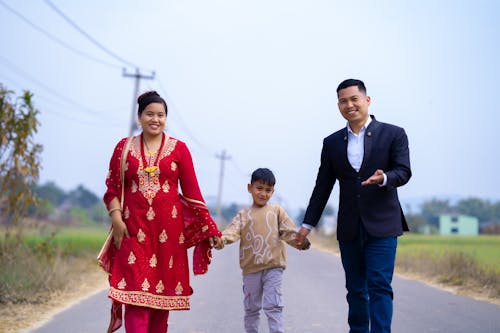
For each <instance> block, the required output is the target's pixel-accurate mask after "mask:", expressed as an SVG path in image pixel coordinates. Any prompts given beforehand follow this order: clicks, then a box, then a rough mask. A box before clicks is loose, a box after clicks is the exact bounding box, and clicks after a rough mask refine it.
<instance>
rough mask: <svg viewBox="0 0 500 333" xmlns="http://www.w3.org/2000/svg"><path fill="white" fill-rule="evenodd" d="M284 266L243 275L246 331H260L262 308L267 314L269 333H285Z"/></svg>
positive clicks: (249, 332) (256, 332) (252, 332)
mask: <svg viewBox="0 0 500 333" xmlns="http://www.w3.org/2000/svg"><path fill="white" fill-rule="evenodd" d="M282 281H283V268H271V269H266V270H264V271H260V272H257V273H252V274H247V275H243V294H244V295H245V298H244V300H243V304H244V306H245V332H246V333H258V332H259V320H260V318H259V317H260V310H261V309H262V308H263V309H264V313H265V314H266V316H267V323H268V325H269V333H283V332H284V328H283V298H282V292H281V284H282Z"/></svg>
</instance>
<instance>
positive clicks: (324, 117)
mask: <svg viewBox="0 0 500 333" xmlns="http://www.w3.org/2000/svg"><path fill="white" fill-rule="evenodd" d="M52 3H53V4H54V5H55V6H57V8H59V9H60V10H61V11H62V12H64V13H65V14H66V15H67V16H68V17H69V18H71V19H72V20H73V21H74V22H75V23H76V24H77V25H78V26H80V27H81V28H82V29H83V30H84V31H85V32H86V33H88V34H89V35H91V36H92V37H93V38H95V39H96V40H97V41H98V42H99V43H101V44H102V45H104V46H105V47H106V48H108V49H109V50H111V51H112V52H113V53H114V54H116V55H117V56H118V57H120V58H122V59H124V60H125V61H127V62H130V63H132V64H134V65H136V66H140V68H141V69H142V70H143V71H144V74H148V72H147V70H149V69H152V70H154V71H155V72H156V79H155V80H153V81H151V80H145V81H142V82H141V89H140V91H141V92H142V91H144V90H148V89H156V90H158V91H159V92H160V94H162V95H163V96H164V97H165V98H166V99H167V103H168V104H169V115H168V130H167V133H169V134H170V135H172V136H174V137H177V138H178V139H181V140H183V141H185V142H186V143H187V144H188V146H189V148H190V149H191V152H192V155H193V159H194V162H195V167H196V170H197V174H198V178H199V182H200V186H201V189H202V193H203V194H204V196H205V198H206V199H207V200H208V201H211V200H215V197H216V195H217V189H218V179H219V165H220V163H219V160H217V159H216V158H215V155H216V154H218V153H220V152H221V151H222V150H223V149H225V150H226V151H227V153H228V154H229V155H230V156H231V160H230V161H228V162H227V163H226V168H225V176H226V177H225V183H224V188H223V201H224V202H226V203H228V202H238V203H249V200H250V198H249V195H248V193H247V192H246V184H247V182H248V180H249V179H248V178H249V174H250V172H251V171H252V170H253V169H255V168H257V167H269V168H270V169H272V170H273V171H274V172H275V174H276V176H277V186H276V198H275V199H277V200H276V201H279V202H281V203H282V204H283V205H285V207H286V208H288V209H290V210H292V211H294V210H298V209H299V208H304V207H305V206H306V205H307V202H308V200H309V196H310V194H311V191H312V188H313V185H314V181H315V178H316V173H317V169H318V166H319V157H320V156H319V155H320V151H321V144H322V139H323V138H324V137H325V136H327V135H329V134H330V133H332V132H334V131H336V130H338V129H339V128H341V127H343V126H345V121H344V120H343V118H342V117H341V116H340V114H339V112H338V109H337V105H336V94H335V89H336V87H337V85H338V83H339V82H340V81H342V80H343V79H346V78H351V77H353V78H359V79H362V80H364V81H365V84H366V85H367V88H368V94H369V95H370V96H371V98H372V104H371V107H370V112H371V113H372V114H374V115H375V116H376V117H377V119H378V120H380V121H384V122H389V123H394V124H397V125H399V126H402V127H404V128H405V129H406V131H407V133H408V136H409V140H410V151H411V163H412V169H413V174H414V176H413V178H412V179H411V180H410V183H409V184H407V185H406V186H404V187H403V188H401V189H400V197H401V199H402V201H403V203H405V202H413V201H414V200H415V199H421V198H432V197H450V198H457V197H468V196H476V197H480V198H484V199H492V200H500V192H499V190H498V186H499V185H500V176H499V172H498V170H497V169H498V166H499V165H500V154H499V153H498V147H497V146H498V145H499V144H500V134H499V131H498V126H499V124H500V112H499V110H498V109H499V107H498V102H497V101H496V97H497V96H498V92H497V90H498V88H497V86H498V83H497V82H498V78H499V77H500V62H499V60H498V59H500V23H499V20H498V18H499V17H500V2H499V1H493V0H492V1H481V0H480V1H472V0H470V1H427V0H426V1H349V2H348V1H333V0H320V1H315V0H310V1H294V0H287V1H281V0H280V1H272V0H271V1H269V0H267V1H261V0H257V1H237V0H231V1H229V0H226V1H190V0H183V1H160V0H155V1H153V0H147V1H129V0H127V1H122V0H120V1H118V0H114V1H95V0H90V1H62V0H52ZM2 4H4V5H2ZM5 5H7V6H8V7H9V8H10V10H9V9H7V8H6V7H5ZM12 10H14V11H16V12H18V13H19V14H21V15H22V16H23V17H24V18H25V20H28V21H29V22H31V24H33V25H35V26H36V27H37V28H38V29H43V31H45V32H46V33H48V34H50V35H51V36H52V37H53V38H57V39H58V40H60V41H61V42H63V43H65V44H66V45H67V46H70V47H72V48H74V49H76V50H78V51H79V52H83V53H85V54H87V55H91V56H92V57H95V58H98V59H100V61H102V62H105V63H107V64H103V63H102V62H98V61H93V60H90V59H89V58H88V57H85V56H81V55H78V54H77V53H75V52H73V51H71V50H70V49H68V47H63V46H61V44H60V43H57V42H54V41H53V40H52V39H50V38H48V37H47V36H46V35H45V34H44V33H41V32H40V30H37V29H36V28H34V27H33V26H30V25H29V24H27V23H26V22H25V21H24V20H23V19H21V18H20V17H19V16H18V15H16V14H14V13H13V12H12ZM0 29H1V31H2V33H1V34H0V45H1V49H2V51H1V53H0V82H2V83H3V84H5V85H6V86H7V87H8V88H11V89H13V90H15V91H16V92H19V91H21V90H22V89H29V90H30V91H32V92H34V94H35V98H34V101H35V105H36V106H37V108H38V109H39V110H40V111H41V115H40V122H41V126H40V130H39V133H38V135H37V140H38V142H39V143H41V144H43V146H44V152H43V154H42V162H43V169H42V171H41V181H42V182H45V181H48V180H53V181H55V182H56V183H57V184H58V185H59V186H61V187H62V188H63V189H65V190H69V189H73V188H75V187H76V186H77V185H78V184H80V183H81V184H84V185H85V186H86V187H88V188H89V189H91V190H92V191H94V192H95V193H96V194H98V195H102V193H103V191H104V179H105V176H106V172H107V168H108V162H109V158H110V156H111V153H112V150H113V148H114V146H115V144H116V142H117V141H118V140H119V139H120V138H122V137H125V136H127V135H128V131H129V126H130V119H131V112H132V110H131V108H132V98H133V96H132V94H133V80H132V79H130V78H125V77H123V76H122V67H127V70H128V71H129V72H132V71H134V68H133V67H130V66H126V65H125V64H123V62H121V61H120V60H118V59H116V58H114V57H112V56H110V55H109V54H107V53H105V52H103V51H102V50H101V49H99V48H98V47H97V46H96V45H94V44H93V43H91V42H90V41H89V40H88V39H86V38H85V37H84V36H83V35H82V34H80V33H79V32H78V31H76V30H75V29H74V28H73V27H72V26H71V25H69V24H68V23H67V22H66V21H65V20H64V19H63V18H62V17H61V16H59V15H58V14H57V13H56V12H55V11H54V10H53V9H51V7H50V6H49V5H48V4H47V3H46V2H45V1H43V0H31V1H28V0H16V1H14V0H0ZM332 199H333V200H332V203H336V201H337V197H336V196H334V197H332Z"/></svg>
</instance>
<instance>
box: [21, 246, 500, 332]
mask: <svg viewBox="0 0 500 333" xmlns="http://www.w3.org/2000/svg"><path fill="white" fill-rule="evenodd" d="M237 248H238V246H237V245H236V244H235V245H230V246H228V247H226V248H225V249H224V250H223V251H215V252H214V262H213V263H212V264H211V265H210V268H209V272H208V274H207V275H204V276H196V277H193V278H192V286H193V289H194V291H195V293H194V295H193V297H192V300H191V303H192V304H191V307H192V308H191V310H190V311H179V312H172V313H171V314H170V319H169V325H170V326H169V333H237V332H243V328H242V327H243V326H242V322H243V315H242V311H243V310H242V291H241V273H240V270H239V266H238V249H237ZM288 254H289V260H288V268H287V270H286V271H285V274H284V296H285V300H284V301H285V327H286V332H288V333H299V332H300V333H308V332H310V333H332V332H339V333H341V332H348V326H347V323H346V317H347V305H346V301H345V290H344V276H343V271H342V266H341V263H340V260H339V258H338V257H337V256H335V255H332V254H328V253H324V252H321V251H318V250H314V249H312V250H309V251H307V252H298V251H296V250H295V249H293V248H289V249H288ZM394 291H395V297H396V298H395V304H394V307H395V310H394V319H393V332H396V333H399V332H402V333H425V332H430V333H435V332H446V333H499V332H500V306H498V305H494V304H491V303H487V302H480V301H476V300H474V299H471V298H468V297H463V296H457V295H454V294H451V293H449V292H446V291H442V290H439V289H436V288H433V287H430V286H427V285H425V284H423V283H420V282H416V281H413V280H408V279H404V278H401V277H396V278H395V281H394ZM109 305H110V301H109V300H108V299H107V297H106V292H100V293H98V294H95V295H93V296H91V297H89V298H87V299H85V300H82V301H81V302H79V303H77V304H76V305H74V306H72V307H71V308H69V309H67V310H65V311H63V312H61V313H59V314H58V315H56V316H55V317H54V318H53V319H52V320H51V321H50V322H47V323H46V324H45V325H44V326H42V327H39V328H38V329H35V330H32V331H31V333H67V332H71V333H95V332H104V331H105V329H106V328H107V323H108V313H109ZM261 318H262V320H261V332H268V331H267V329H265V327H266V320H265V315H264V314H262V317H261ZM124 331H125V330H124V329H123V328H121V329H120V330H119V331H118V332H120V333H123V332H124Z"/></svg>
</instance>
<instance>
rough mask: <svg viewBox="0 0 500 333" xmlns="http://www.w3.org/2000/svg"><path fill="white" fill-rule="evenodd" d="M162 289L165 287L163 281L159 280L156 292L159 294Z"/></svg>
mask: <svg viewBox="0 0 500 333" xmlns="http://www.w3.org/2000/svg"><path fill="white" fill-rule="evenodd" d="M163 290H165V287H164V286H163V282H162V281H161V280H160V282H158V284H157V285H156V293H157V294H161V293H162V292H163Z"/></svg>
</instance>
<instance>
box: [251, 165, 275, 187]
mask: <svg viewBox="0 0 500 333" xmlns="http://www.w3.org/2000/svg"><path fill="white" fill-rule="evenodd" d="M259 180H260V181H262V182H263V183H264V184H267V185H271V186H274V184H276V178H274V174H273V172H272V171H271V170H269V169H267V168H258V169H257V170H255V171H254V172H252V179H251V180H250V183H251V184H253V183H254V182H256V181H259Z"/></svg>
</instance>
